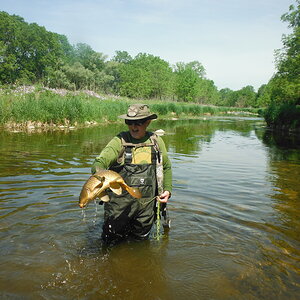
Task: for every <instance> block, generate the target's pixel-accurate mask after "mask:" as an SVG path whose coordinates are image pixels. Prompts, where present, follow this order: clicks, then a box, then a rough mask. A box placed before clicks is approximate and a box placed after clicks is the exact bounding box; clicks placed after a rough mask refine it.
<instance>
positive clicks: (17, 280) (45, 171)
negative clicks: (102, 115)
mask: <svg viewBox="0 0 300 300" xmlns="http://www.w3.org/2000/svg"><path fill="white" fill-rule="evenodd" d="M160 128H162V129H164V130H165V131H166V134H165V135H164V137H163V139H164V140H165V143H166V146H167V149H168V153H169V156H170V159H171V161H172V166H173V185H174V190H173V195H172V198H171V199H170V202H169V205H168V207H169V214H170V217H171V219H172V227H171V230H170V231H169V232H168V233H167V232H166V233H165V234H164V235H163V237H162V238H161V239H160V240H159V241H157V240H156V239H154V238H151V239H150V240H149V241H144V242H126V243H123V244H120V245H117V246H115V247H112V248H105V247H103V245H102V243H101V240H100V235H101V231H102V229H101V226H102V221H103V207H102V206H100V205H98V204H94V203H91V204H90V205H89V206H88V207H87V209H86V210H85V211H82V210H81V209H80V208H79V207H78V205H77V202H78V195H79V193H80V190H81V187H82V185H83V184H84V182H85V180H86V179H87V178H88V177H89V173H90V166H91V164H92V162H93V160H94V158H95V156H96V155H97V154H98V153H100V151H101V149H102V147H103V146H104V145H105V144H106V143H107V142H108V141H109V140H110V138H111V137H112V136H114V135H115V134H117V133H118V132H119V131H121V130H124V126H122V125H110V126H103V127H93V128H85V129H78V130H74V131H68V132H66V131H59V132H58V131H56V132H47V133H45V132H44V133H39V132H32V133H21V132H5V131H3V130H1V133H0V160H1V162H0V213H1V216H0V238H1V239H0V242H1V248H0V266H1V267H0V298H1V299H163V300H164V299H190V300H192V299H299V294H300V205H299V200H300V184H299V182H300V181H299V178H300V139H299V136H298V137H297V136H295V135H294V136H293V135H291V136H287V135H278V134H277V135H276V134H272V133H271V132H269V131H267V130H266V129H265V128H264V123H263V121H262V120H261V119H258V118H238V117H235V118H220V117H219V118H213V117H211V118H203V119H199V120H177V121H176V120H173V121H171V120H170V121H155V122H153V123H152V124H151V129H152V130H155V129H160ZM153 231H155V228H154V230H153Z"/></svg>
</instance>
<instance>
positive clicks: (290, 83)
mask: <svg viewBox="0 0 300 300" xmlns="http://www.w3.org/2000/svg"><path fill="white" fill-rule="evenodd" d="M296 2H297V6H295V5H291V6H290V7H289V12H287V13H285V14H284V15H282V17H281V20H282V21H283V22H287V23H288V27H289V28H291V29H292V33H291V34H289V35H283V37H282V43H283V48H282V49H281V50H277V52H276V66H277V73H276V74H275V76H274V78H273V79H272V86H273V89H272V98H273V99H274V100H275V101H300V0H296ZM279 95H280V98H279V97H278V96H279Z"/></svg>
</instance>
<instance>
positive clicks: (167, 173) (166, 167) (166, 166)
mask: <svg viewBox="0 0 300 300" xmlns="http://www.w3.org/2000/svg"><path fill="white" fill-rule="evenodd" d="M157 142H158V145H159V148H160V151H161V153H162V160H163V172H164V181H163V188H164V191H169V192H170V193H171V192H172V165H171V161H170V159H169V156H168V153H167V149H166V145H165V143H164V141H163V139H162V138H161V137H158V139H157Z"/></svg>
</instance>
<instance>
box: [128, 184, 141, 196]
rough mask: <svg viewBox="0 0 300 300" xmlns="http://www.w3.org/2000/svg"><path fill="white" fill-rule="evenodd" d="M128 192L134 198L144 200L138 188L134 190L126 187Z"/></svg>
mask: <svg viewBox="0 0 300 300" xmlns="http://www.w3.org/2000/svg"><path fill="white" fill-rule="evenodd" d="M125 189H126V191H127V192H128V193H129V194H130V195H131V196H132V197H134V198H138V199H140V198H142V193H141V192H140V190H139V189H138V188H133V187H130V186H125Z"/></svg>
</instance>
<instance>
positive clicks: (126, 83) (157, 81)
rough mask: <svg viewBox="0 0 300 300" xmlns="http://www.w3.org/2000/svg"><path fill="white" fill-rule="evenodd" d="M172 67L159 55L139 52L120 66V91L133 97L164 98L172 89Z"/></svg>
mask: <svg viewBox="0 0 300 300" xmlns="http://www.w3.org/2000/svg"><path fill="white" fill-rule="evenodd" d="M171 76H172V69H171V68H170V66H169V64H168V63H167V62H166V61H164V60H162V59H161V58H159V57H157V56H153V55H151V54H146V53H139V54H138V55H137V56H136V57H135V58H134V59H132V60H131V61H129V62H127V63H122V64H121V67H120V93H121V94H122V95H124V96H128V97H133V98H151V97H154V98H162V97H163V96H165V95H167V94H168V92H169V90H170V82H171Z"/></svg>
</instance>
